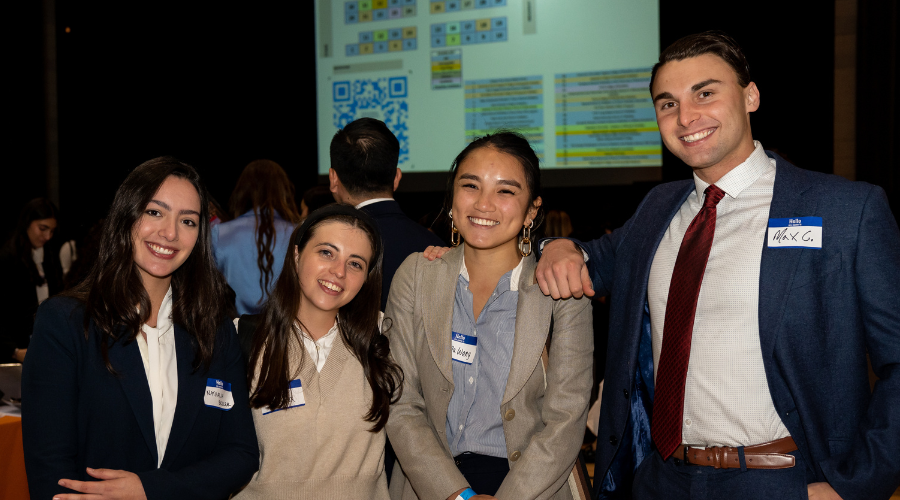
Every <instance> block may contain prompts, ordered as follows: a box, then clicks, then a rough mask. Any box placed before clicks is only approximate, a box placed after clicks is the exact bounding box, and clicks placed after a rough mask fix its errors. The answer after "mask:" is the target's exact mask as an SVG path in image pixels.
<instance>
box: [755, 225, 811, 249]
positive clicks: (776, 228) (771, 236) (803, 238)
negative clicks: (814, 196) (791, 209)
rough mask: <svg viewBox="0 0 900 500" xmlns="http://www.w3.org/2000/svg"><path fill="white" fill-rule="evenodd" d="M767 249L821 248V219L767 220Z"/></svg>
mask: <svg viewBox="0 0 900 500" xmlns="http://www.w3.org/2000/svg"><path fill="white" fill-rule="evenodd" d="M766 241H767V243H768V245H769V248H818V249H821V248H822V218H821V217H789V218H787V219H769V230H768V233H767V235H766Z"/></svg>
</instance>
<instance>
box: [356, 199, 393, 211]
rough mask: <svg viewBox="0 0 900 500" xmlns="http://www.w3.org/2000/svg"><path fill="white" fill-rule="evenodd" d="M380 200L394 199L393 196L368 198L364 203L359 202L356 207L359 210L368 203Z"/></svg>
mask: <svg viewBox="0 0 900 500" xmlns="http://www.w3.org/2000/svg"><path fill="white" fill-rule="evenodd" d="M379 201H394V199H393V198H372V199H371V200H366V201H364V202H362V203H359V204H357V205H356V206H355V207H354V208H356V209H357V210H358V209H360V208H362V207H364V206H366V205H371V204H373V203H378V202H379Z"/></svg>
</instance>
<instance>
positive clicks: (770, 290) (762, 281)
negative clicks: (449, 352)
mask: <svg viewBox="0 0 900 500" xmlns="http://www.w3.org/2000/svg"><path fill="white" fill-rule="evenodd" d="M767 154H768V155H769V156H770V157H773V158H775V160H776V162H777V163H776V167H775V168H776V170H775V188H774V191H773V193H772V204H771V205H770V207H769V218H770V219H780V218H787V217H806V216H811V215H815V213H816V205H817V203H816V200H815V199H813V198H812V197H807V196H804V193H805V192H806V191H808V190H809V189H810V188H811V187H812V185H811V184H810V183H809V182H807V181H806V180H805V179H803V170H801V169H799V168H797V167H795V166H793V165H791V164H790V163H788V162H786V161H784V160H783V159H782V158H781V157H779V156H777V155H774V154H773V153H769V152H767ZM766 232H767V233H768V231H766ZM811 251H812V252H814V251H816V250H807V249H796V248H774V249H772V248H769V245H768V241H766V242H764V243H763V249H762V261H761V262H760V269H759V340H760V345H761V347H762V353H763V360H764V361H766V362H768V360H770V359H771V357H772V353H773V351H774V349H775V339H776V337H777V334H778V325H779V324H780V323H781V317H782V315H783V314H784V304H785V297H786V296H787V294H788V291H789V290H790V288H791V283H792V282H793V281H794V273H795V272H796V270H797V263H798V262H799V260H800V256H801V255H802V254H803V253H804V252H811Z"/></svg>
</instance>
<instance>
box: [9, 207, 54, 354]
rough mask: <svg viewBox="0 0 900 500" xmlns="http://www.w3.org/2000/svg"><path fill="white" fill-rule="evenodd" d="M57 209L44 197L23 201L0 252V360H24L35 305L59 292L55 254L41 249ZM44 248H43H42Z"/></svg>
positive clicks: (50, 236) (46, 239)
mask: <svg viewBox="0 0 900 500" xmlns="http://www.w3.org/2000/svg"><path fill="white" fill-rule="evenodd" d="M58 219H59V210H58V209H57V208H56V206H55V205H54V204H53V202H51V201H50V200H48V199H46V198H35V199H33V200H31V201H29V202H28V203H27V204H25V207H23V208H22V212H21V213H20V215H19V221H18V223H17V224H16V230H15V233H13V235H12V237H11V238H10V239H9V240H8V241H7V242H6V244H5V245H4V246H3V249H2V251H0V276H2V277H3V278H2V279H3V286H0V304H2V306H0V311H2V313H3V318H4V325H3V328H0V363H9V362H18V363H21V362H22V361H23V360H24V359H25V353H26V352H27V349H28V343H29V338H30V337H31V330H32V328H33V327H34V314H35V312H37V308H38V304H40V303H41V302H43V301H45V300H47V298H48V297H50V296H51V295H55V294H57V293H59V292H61V291H62V288H63V273H62V267H61V266H60V263H59V253H58V252H56V251H53V250H50V249H45V248H44V247H45V245H46V244H47V242H48V241H50V239H51V238H52V237H53V233H54V231H56V226H57V220H58ZM45 250H46V251H45Z"/></svg>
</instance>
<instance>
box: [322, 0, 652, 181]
mask: <svg viewBox="0 0 900 500" xmlns="http://www.w3.org/2000/svg"><path fill="white" fill-rule="evenodd" d="M315 24H316V40H317V43H318V46H317V57H316V78H317V91H318V103H317V119H318V132H319V173H320V174H326V173H327V172H328V168H329V157H328V150H329V144H330V142H331V138H332V136H333V135H334V133H335V132H336V131H337V130H338V129H339V128H342V127H343V126H345V125H346V124H348V123H350V122H351V121H353V120H355V119H357V118H361V117H373V118H378V119H379V120H383V121H384V122H385V123H386V124H387V126H388V128H390V129H391V131H393V132H394V134H395V135H396V136H397V138H398V139H399V140H400V165H399V166H400V168H401V169H402V170H403V172H404V174H411V173H412V174H414V173H417V172H447V171H448V169H449V168H450V164H451V162H452V161H453V159H454V157H456V155H457V154H458V153H459V152H460V151H461V150H462V149H463V148H464V147H465V146H466V144H468V143H469V142H470V141H472V140H473V139H474V138H476V137H480V136H482V135H485V134H488V133H491V132H492V131H495V130H497V129H501V128H503V129H512V130H515V131H518V132H520V133H522V134H524V135H525V136H526V137H527V138H528V140H529V141H530V142H531V144H532V146H533V147H534V149H535V151H536V152H537V153H538V156H539V157H540V158H541V161H542V167H543V168H545V169H551V170H552V169H559V170H573V169H577V171H578V172H583V171H591V170H596V171H600V170H604V169H615V170H617V171H620V172H621V171H622V169H623V168H625V169H634V170H635V171H637V170H642V169H643V170H648V169H651V168H652V170H653V171H657V172H658V169H659V167H660V165H661V164H662V145H661V142H660V138H659V130H658V128H657V126H656V120H655V116H654V112H653V104H652V102H651V99H650V92H649V90H648V88H647V86H648V84H649V82H650V68H651V67H652V65H653V64H654V63H655V62H656V59H657V57H658V55H659V4H658V0H317V1H316V20H315ZM638 177H640V176H638ZM572 182H575V183H577V182H578V179H577V178H575V179H572Z"/></svg>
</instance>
